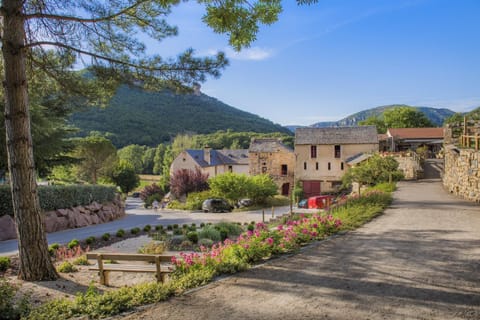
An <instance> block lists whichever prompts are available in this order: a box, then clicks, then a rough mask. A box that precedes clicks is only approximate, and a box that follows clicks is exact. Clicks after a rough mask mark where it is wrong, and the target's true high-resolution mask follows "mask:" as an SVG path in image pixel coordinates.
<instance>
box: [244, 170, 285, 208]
mask: <svg viewBox="0 0 480 320" xmlns="http://www.w3.org/2000/svg"><path fill="white" fill-rule="evenodd" d="M249 180H250V181H249V182H250V188H249V190H248V194H247V196H248V198H250V199H252V201H253V202H254V203H258V204H260V203H265V201H266V200H267V198H269V197H273V196H274V195H276V194H277V189H278V188H277V185H276V184H275V182H274V181H273V179H272V178H271V177H270V176H269V175H268V174H260V175H256V176H252V177H249Z"/></svg>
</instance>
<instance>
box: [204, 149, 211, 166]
mask: <svg viewBox="0 0 480 320" xmlns="http://www.w3.org/2000/svg"><path fill="white" fill-rule="evenodd" d="M211 151H212V148H210V147H209V145H208V144H207V145H205V147H203V159H204V160H205V162H206V163H208V164H211V163H212V157H211Z"/></svg>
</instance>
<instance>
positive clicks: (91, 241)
mask: <svg viewBox="0 0 480 320" xmlns="http://www.w3.org/2000/svg"><path fill="white" fill-rule="evenodd" d="M96 240H97V239H96V238H95V237H94V236H90V237H88V238H87V239H85V243H86V244H88V245H90V244H94V243H95V241H96Z"/></svg>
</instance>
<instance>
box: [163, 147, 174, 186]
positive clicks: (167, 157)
mask: <svg viewBox="0 0 480 320" xmlns="http://www.w3.org/2000/svg"><path fill="white" fill-rule="evenodd" d="M173 160H174V157H173V153H172V146H167V147H166V148H165V152H164V154H163V164H162V177H161V179H160V182H159V183H160V186H161V187H162V188H163V190H165V191H167V190H169V188H170V166H171V165H172V162H173Z"/></svg>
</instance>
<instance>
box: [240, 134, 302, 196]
mask: <svg viewBox="0 0 480 320" xmlns="http://www.w3.org/2000/svg"><path fill="white" fill-rule="evenodd" d="M248 159H249V173H250V175H257V174H264V173H267V174H269V175H270V176H271V177H272V178H273V180H274V181H275V183H276V184H277V186H278V190H279V193H280V194H281V195H284V196H288V195H290V191H291V189H292V187H293V184H294V169H295V154H294V153H293V150H292V149H290V148H289V147H287V146H285V145H284V144H283V143H282V142H281V140H280V139H272V138H264V139H259V138H254V139H252V141H251V143H250V148H249V149H248Z"/></svg>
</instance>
